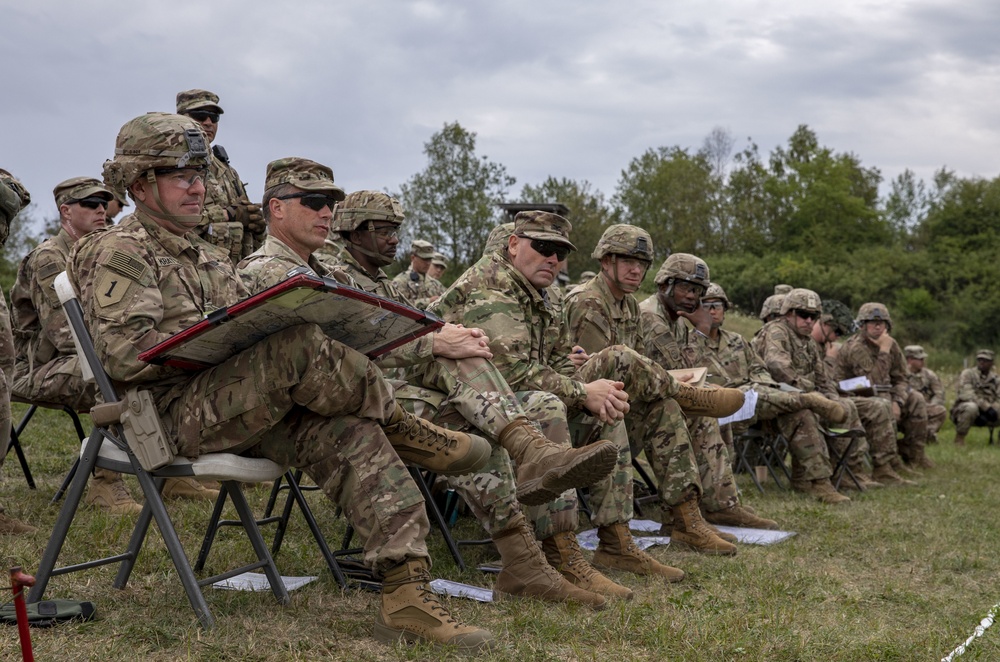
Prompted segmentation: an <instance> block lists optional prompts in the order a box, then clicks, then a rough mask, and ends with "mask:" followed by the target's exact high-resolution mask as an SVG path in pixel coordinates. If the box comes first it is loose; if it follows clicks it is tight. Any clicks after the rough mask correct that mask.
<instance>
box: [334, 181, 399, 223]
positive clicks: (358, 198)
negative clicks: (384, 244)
mask: <svg viewBox="0 0 1000 662" xmlns="http://www.w3.org/2000/svg"><path fill="white" fill-rule="evenodd" d="M404 218H405V216H403V207H402V205H400V204H399V200H397V199H396V198H393V197H391V196H389V195H388V194H387V193H382V192H381V191H355V192H354V193H350V194H348V195H347V197H345V198H344V200H343V201H342V202H339V203H337V208H336V209H334V210H333V221H331V223H330V231H331V232H351V231H353V230H357V229H358V228H360V227H361V226H362V224H367V227H365V228H364V229H366V230H372V229H374V227H375V225H374V223H373V222H374V221H383V222H386V223H392V224H393V225H402V223H403V219H404Z"/></svg>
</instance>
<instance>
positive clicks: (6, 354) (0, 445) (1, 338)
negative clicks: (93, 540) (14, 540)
mask: <svg viewBox="0 0 1000 662" xmlns="http://www.w3.org/2000/svg"><path fill="white" fill-rule="evenodd" d="M30 202H31V196H30V195H29V194H28V191H27V189H25V188H24V186H23V185H22V184H21V182H19V181H18V180H17V178H16V177H14V176H13V175H11V174H10V173H9V172H7V171H6V170H3V169H0V247H2V246H3V245H4V244H5V243H6V242H7V236H8V235H9V234H10V224H11V222H13V220H14V218H15V217H16V216H17V214H18V213H19V212H20V211H21V210H22V209H24V208H25V207H27V206H28V204H29V203H30ZM14 356H15V351H14V339H13V338H12V336H11V329H10V314H9V312H8V311H7V301H6V300H5V299H4V296H3V292H2V291H0V373H2V374H0V467H2V466H3V462H4V458H5V457H6V456H7V447H8V445H9V444H10V424H11V419H10V387H11V383H12V382H13V380H14ZM37 530H38V529H36V528H35V527H33V526H31V525H30V524H26V523H24V522H22V521H20V520H18V519H15V518H13V517H11V516H10V515H7V514H6V513H4V509H3V505H2V504H0V535H18V534H25V533H34V532H35V531H37Z"/></svg>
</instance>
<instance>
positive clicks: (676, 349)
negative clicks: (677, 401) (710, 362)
mask: <svg viewBox="0 0 1000 662" xmlns="http://www.w3.org/2000/svg"><path fill="white" fill-rule="evenodd" d="M639 314H640V316H641V318H642V321H641V324H642V329H643V339H644V340H645V346H643V347H637V348H636V349H637V350H638V351H639V352H640V353H641V354H645V355H646V356H648V357H649V358H650V359H652V360H653V361H655V362H656V363H659V364H660V365H661V366H663V367H664V368H666V369H667V370H681V369H684V368H696V367H698V366H701V365H705V361H706V359H705V358H704V357H702V356H701V353H702V351H703V350H702V349H701V348H699V347H698V345H697V344H696V343H695V342H694V336H695V335H701V334H698V332H697V331H695V330H694V329H692V328H691V327H690V326H688V323H687V322H686V321H685V320H684V318H683V317H678V318H677V320H676V321H671V319H670V315H669V314H668V313H667V311H666V310H665V309H664V307H663V304H662V303H660V298H659V297H658V296H656V295H655V294H653V295H652V296H650V297H649V298H648V299H646V300H645V301H643V302H642V303H640V304H639Z"/></svg>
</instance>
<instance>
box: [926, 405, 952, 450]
mask: <svg viewBox="0 0 1000 662" xmlns="http://www.w3.org/2000/svg"><path fill="white" fill-rule="evenodd" d="M925 402H926V399H925ZM946 418H948V410H947V409H945V408H944V405H935V404H931V403H929V402H927V443H929V444H931V443H937V440H938V438H937V433H938V432H940V431H941V426H942V425H944V421H945V419H946Z"/></svg>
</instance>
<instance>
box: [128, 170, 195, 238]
mask: <svg viewBox="0 0 1000 662" xmlns="http://www.w3.org/2000/svg"><path fill="white" fill-rule="evenodd" d="M146 181H147V182H148V183H149V185H150V189H151V190H152V192H153V199H154V200H156V206H157V207H159V208H160V209H163V201H162V200H161V199H160V187H159V186H158V185H157V183H156V173H155V172H153V171H152V170H147V171H146ZM132 199H133V202H135V206H136V208H137V209H139V210H141V211H142V212H143V213H145V214H149V215H150V216H152V217H154V218H158V219H160V220H161V221H167V222H169V223H173V224H174V225H178V226H180V227H182V228H186V229H188V230H192V229H194V228H196V227H198V225H199V224H200V223H201V218H202V217H201V214H197V215H196V214H167V213H166V212H163V211H156V210H154V209H152V208H150V206H149V205H147V204H144V203H143V202H142V201H141V200H139V199H138V198H136V197H135V196H133V198H132Z"/></svg>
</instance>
